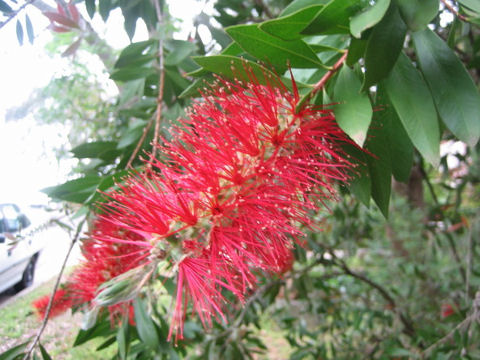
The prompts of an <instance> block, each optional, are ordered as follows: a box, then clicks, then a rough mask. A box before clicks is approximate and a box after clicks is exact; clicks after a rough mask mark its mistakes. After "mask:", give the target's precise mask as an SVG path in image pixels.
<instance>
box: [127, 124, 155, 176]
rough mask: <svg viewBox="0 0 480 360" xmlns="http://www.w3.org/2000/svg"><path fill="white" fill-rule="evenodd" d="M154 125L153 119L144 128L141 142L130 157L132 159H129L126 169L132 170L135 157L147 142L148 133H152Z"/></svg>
mask: <svg viewBox="0 0 480 360" xmlns="http://www.w3.org/2000/svg"><path fill="white" fill-rule="evenodd" d="M152 124H153V118H151V119H150V121H149V122H148V124H147V125H146V126H145V127H144V128H143V134H142V137H141V138H140V140H139V141H138V143H137V146H136V147H135V150H133V152H132V155H130V158H129V159H128V162H127V165H126V166H125V169H130V168H131V167H132V163H133V160H135V157H136V156H137V154H138V152H139V151H140V147H141V146H142V144H143V142H144V141H145V138H146V137H147V134H148V132H149V131H150V128H151V127H152Z"/></svg>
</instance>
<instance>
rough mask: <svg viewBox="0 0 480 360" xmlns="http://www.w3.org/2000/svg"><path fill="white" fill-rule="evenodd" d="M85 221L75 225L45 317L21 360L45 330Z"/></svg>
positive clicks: (25, 359)
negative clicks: (73, 234)
mask: <svg viewBox="0 0 480 360" xmlns="http://www.w3.org/2000/svg"><path fill="white" fill-rule="evenodd" d="M85 221H86V218H84V219H83V220H82V221H81V222H80V223H79V224H78V226H77V232H76V233H75V236H74V237H73V239H72V242H71V243H70V247H69V248H68V252H67V255H65V259H64V260H63V264H62V268H61V269H60V272H59V273H58V276H57V281H56V282H55V286H54V287H53V290H52V295H51V296H50V300H49V301H48V306H47V310H46V311H45V317H44V318H43V321H42V325H41V326H40V329H38V332H37V335H36V336H35V339H34V340H33V342H32V343H31V344H30V346H29V348H28V351H27V353H26V354H25V356H24V358H23V360H29V359H30V357H31V355H32V352H33V350H34V349H35V346H37V344H38V342H39V341H40V337H41V336H42V333H43V331H44V330H45V327H46V326H47V323H48V317H49V315H50V310H51V309H52V305H53V298H54V296H55V293H56V292H57V289H58V286H59V285H60V280H61V278H62V275H63V271H64V270H65V267H66V266H67V261H68V258H69V257H70V254H71V252H72V249H73V247H74V245H75V244H76V243H77V240H78V237H79V236H80V233H81V231H82V227H83V224H85Z"/></svg>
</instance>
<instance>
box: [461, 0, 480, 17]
mask: <svg viewBox="0 0 480 360" xmlns="http://www.w3.org/2000/svg"><path fill="white" fill-rule="evenodd" d="M458 2H459V3H460V4H462V5H463V6H465V7H467V8H469V9H471V10H473V11H475V12H476V13H478V14H480V2H479V1H478V0H458Z"/></svg>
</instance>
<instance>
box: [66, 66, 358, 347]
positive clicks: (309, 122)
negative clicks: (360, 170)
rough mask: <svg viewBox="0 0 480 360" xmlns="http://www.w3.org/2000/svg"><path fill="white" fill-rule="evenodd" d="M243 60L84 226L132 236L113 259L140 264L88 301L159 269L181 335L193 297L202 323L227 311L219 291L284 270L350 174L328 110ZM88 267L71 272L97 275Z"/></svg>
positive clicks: (132, 287)
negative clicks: (171, 290)
mask: <svg viewBox="0 0 480 360" xmlns="http://www.w3.org/2000/svg"><path fill="white" fill-rule="evenodd" d="M247 72H248V73H249V78H250V80H251V81H249V82H248V83H239V82H230V81H227V80H223V79H219V80H218V81H217V82H216V83H215V84H214V85H212V86H211V87H210V88H209V89H208V90H204V93H203V97H202V99H201V100H199V101H198V102H196V103H195V104H194V105H193V107H192V108H191V109H190V110H189V112H188V113H187V117H186V119H183V120H179V122H178V124H177V125H175V126H174V125H172V126H171V127H170V135H171V136H170V137H169V140H166V139H165V140H164V142H163V143H162V144H161V145H159V146H158V147H157V148H156V149H155V150H156V153H157V154H159V156H158V158H150V160H149V161H148V162H147V163H146V167H145V168H146V169H145V170H144V171H143V172H137V173H135V175H133V176H131V177H129V178H126V179H125V180H124V181H123V182H122V184H117V190H115V191H112V192H109V193H108V195H107V202H106V203H104V204H102V205H101V206H100V209H101V212H100V214H99V215H98V216H99V220H98V222H97V226H98V224H101V226H102V228H101V229H99V230H97V231H95V230H94V231H92V233H91V237H92V238H93V239H95V241H96V242H97V243H104V244H105V246H113V244H117V245H119V246H120V245H122V246H127V245H130V246H132V249H131V251H132V254H133V256H130V257H126V256H127V255H126V254H125V253H124V251H122V254H121V255H118V261H120V262H125V263H128V264H135V265H136V266H137V265H138V266H137V267H133V266H131V267H129V268H125V270H128V271H127V272H126V273H124V274H122V275H120V276H119V277H117V278H114V279H113V280H111V281H110V282H109V283H107V285H104V286H102V287H101V288H100V289H98V290H97V296H96V298H95V299H92V304H93V305H94V308H96V307H98V306H99V305H102V306H103V305H108V306H111V305H113V304H115V303H116V302H120V301H125V300H131V299H132V298H133V297H134V296H135V295H137V294H138V291H139V284H140V285H142V284H144V283H145V282H146V279H148V278H150V277H151V276H152V275H153V276H154V275H155V274H156V273H157V271H158V272H160V271H161V275H162V276H164V277H172V278H174V279H176V284H177V285H176V295H175V296H174V301H173V305H172V320H171V327H170V333H169V338H171V336H172V334H174V333H175V334H176V338H182V337H183V322H184V319H185V316H186V314H187V312H188V308H189V306H190V305H191V310H192V311H193V312H194V313H196V314H198V317H199V318H200V321H201V322H202V323H203V325H204V326H205V327H209V326H211V324H212V321H214V320H217V321H227V320H228V319H227V316H225V314H224V310H225V303H226V300H225V296H226V292H230V293H232V294H234V295H235V296H236V297H237V298H238V299H239V300H240V301H243V300H244V299H245V297H246V296H247V295H248V293H249V290H250V289H252V288H255V286H256V284H257V281H258V280H257V276H258V274H260V273H262V272H263V273H270V274H282V273H284V272H286V271H288V270H289V269H290V267H291V266H292V262H293V252H292V250H293V247H294V243H301V242H302V237H303V235H304V234H303V231H302V229H305V228H312V227H315V224H314V221H313V220H312V218H313V217H314V216H315V215H316V214H317V213H318V211H319V210H320V208H321V207H323V203H324V202H325V200H327V199H330V198H332V197H334V195H335V189H334V185H333V184H334V183H335V182H337V181H340V182H344V181H347V180H348V178H349V175H351V173H352V168H353V165H352V163H351V162H350V161H349V160H348V156H347V155H346V154H345V153H344V152H343V151H342V147H343V146H344V145H346V144H347V143H348V144H352V142H351V140H350V139H349V138H348V137H347V136H346V135H345V134H344V133H343V132H342V130H341V129H340V128H339V127H338V125H337V123H336V121H335V118H334V115H333V112H332V111H331V110H328V109H325V108H322V107H318V106H315V105H311V104H309V103H308V102H307V103H305V104H303V105H299V101H300V99H299V95H298V92H297V89H296V87H295V83H294V82H293V91H292V92H291V91H289V90H288V89H287V88H286V87H285V86H284V85H283V84H282V83H281V82H280V81H279V80H278V79H273V78H272V79H269V80H270V81H267V82H266V84H260V82H259V81H257V79H256V78H255V76H254V75H253V72H251V71H247ZM107 224H110V225H111V226H110V227H109V226H107ZM107 244H110V245H107ZM122 249H123V250H124V248H122ZM145 251H147V252H148V257H146V255H145ZM111 255H112V256H113V252H112V254H111ZM135 256H137V257H138V259H141V260H139V261H140V262H138V261H137V262H136V261H135V260H133V259H135ZM87 261H88V259H87ZM92 261H95V262H101V261H102V259H101V257H99V258H95V259H94V260H92ZM96 267H99V268H101V265H92V266H90V267H84V269H87V270H88V271H84V273H83V275H85V276H84V280H82V271H79V272H77V273H76V280H75V282H76V283H79V284H81V283H84V282H86V283H90V284H94V283H95V284H97V283H98V282H96V278H95V275H94V274H93V273H92V271H93V270H95V268H96ZM160 269H161V270H160ZM93 272H94V271H93ZM92 279H93V280H92ZM119 284H120V285H119ZM89 294H91V292H89ZM88 300H90V299H88Z"/></svg>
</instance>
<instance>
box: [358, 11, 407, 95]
mask: <svg viewBox="0 0 480 360" xmlns="http://www.w3.org/2000/svg"><path fill="white" fill-rule="evenodd" d="M406 33H407V26H406V25H405V23H404V22H403V20H402V18H401V17H400V13H399V11H398V8H397V7H396V6H395V5H394V4H393V3H392V4H391V5H390V7H389V9H388V11H387V13H386V14H385V16H384V17H383V19H382V21H380V22H379V23H378V24H377V25H375V27H374V28H373V30H372V33H371V34H370V37H369V38H368V43H367V48H366V50H365V81H364V84H363V89H364V90H365V89H368V88H369V87H370V86H372V85H374V84H376V83H378V82H379V81H380V80H382V79H384V78H385V77H387V75H388V74H389V73H390V71H391V70H392V68H393V66H394V65H395V62H396V61H397V59H398V55H399V54H400V52H401V51H402V48H403V42H404V40H405V35H406Z"/></svg>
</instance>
